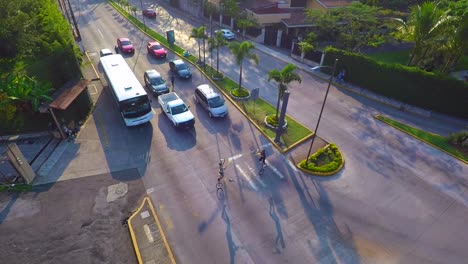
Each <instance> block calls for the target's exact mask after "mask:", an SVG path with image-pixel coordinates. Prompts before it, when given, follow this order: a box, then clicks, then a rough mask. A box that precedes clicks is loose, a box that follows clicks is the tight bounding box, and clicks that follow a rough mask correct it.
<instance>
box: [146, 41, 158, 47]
mask: <svg viewBox="0 0 468 264" xmlns="http://www.w3.org/2000/svg"><path fill="white" fill-rule="evenodd" d="M148 44H150V45H151V46H156V45H161V43H159V42H157V41H148Z"/></svg>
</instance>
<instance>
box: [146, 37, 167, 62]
mask: <svg viewBox="0 0 468 264" xmlns="http://www.w3.org/2000/svg"><path fill="white" fill-rule="evenodd" d="M146 50H148V53H149V54H151V55H153V56H154V57H155V58H158V59H163V58H166V56H167V51H166V49H165V48H164V47H163V46H161V44H160V43H159V42H156V41H150V42H148V44H147V45H146Z"/></svg>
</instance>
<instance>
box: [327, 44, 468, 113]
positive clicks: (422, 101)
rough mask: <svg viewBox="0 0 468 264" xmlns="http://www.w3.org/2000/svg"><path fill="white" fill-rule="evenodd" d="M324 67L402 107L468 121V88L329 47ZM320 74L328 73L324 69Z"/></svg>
mask: <svg viewBox="0 0 468 264" xmlns="http://www.w3.org/2000/svg"><path fill="white" fill-rule="evenodd" d="M325 52H326V54H327V56H326V57H325V61H324V65H329V66H330V65H333V62H334V60H335V58H337V59H338V60H339V61H338V66H337V68H338V69H337V70H336V72H337V73H338V72H340V71H341V70H343V69H345V70H346V75H345V80H346V81H347V82H350V83H352V84H355V85H357V86H360V87H362V88H365V89H367V90H370V91H373V92H376V93H378V94H381V95H383V96H386V97H389V98H393V99H395V100H398V101H401V102H404V103H406V104H410V105H414V106H417V107H421V108H425V109H428V110H433V111H436V112H439V113H443V114H448V115H452V116H456V117H461V118H468V106H467V105H468V84H467V83H466V82H462V81H459V80H457V79H455V78H452V77H449V76H446V75H442V74H440V73H433V72H426V71H424V70H421V69H419V68H416V67H409V66H404V65H400V64H386V63H381V62H378V61H376V60H374V59H371V58H369V57H365V56H363V55H361V54H357V53H351V52H347V51H343V50H339V49H335V48H332V47H329V48H327V49H326V51H325ZM323 70H324V71H328V72H331V70H330V69H327V68H324V69H323Z"/></svg>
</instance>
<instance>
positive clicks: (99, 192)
mask: <svg viewBox="0 0 468 264" xmlns="http://www.w3.org/2000/svg"><path fill="white" fill-rule="evenodd" d="M125 174H136V175H134V177H129V178H130V179H133V180H129V181H125V182H124V183H125V184H126V185H127V187H128V192H127V193H126V194H125V195H124V196H122V197H118V198H116V199H115V200H113V201H112V202H108V200H107V196H108V187H109V186H111V185H114V184H118V183H120V181H118V180H116V179H114V178H112V176H111V175H110V174H102V175H97V176H90V177H85V178H81V179H75V180H70V181H63V182H58V183H55V184H48V185H41V186H37V187H35V189H33V190H34V191H35V192H30V193H21V194H7V193H1V194H0V253H1V255H2V259H3V260H6V262H5V263H10V264H14V263H38V264H39V263H77V264H79V263H112V264H115V263H122V264H124V263H125V264H127V263H137V260H136V257H135V253H134V250H133V246H132V243H131V239H130V234H129V231H128V228H127V227H126V226H124V225H123V224H122V221H123V220H124V219H126V218H128V216H129V215H130V214H131V211H132V210H134V209H135V208H137V207H138V205H139V203H140V202H141V200H142V199H143V197H144V186H143V184H142V182H141V180H140V179H139V177H138V176H139V175H137V174H138V172H137V170H127V171H125ZM129 176H131V175H129Z"/></svg>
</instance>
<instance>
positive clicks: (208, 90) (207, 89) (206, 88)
mask: <svg viewBox="0 0 468 264" xmlns="http://www.w3.org/2000/svg"><path fill="white" fill-rule="evenodd" d="M197 89H198V90H200V91H201V92H203V93H204V94H205V96H206V98H207V99H210V98H213V97H219V94H218V93H217V92H215V90H213V88H212V87H211V86H210V85H208V84H201V85H199V86H197Z"/></svg>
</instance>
